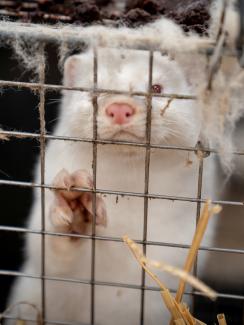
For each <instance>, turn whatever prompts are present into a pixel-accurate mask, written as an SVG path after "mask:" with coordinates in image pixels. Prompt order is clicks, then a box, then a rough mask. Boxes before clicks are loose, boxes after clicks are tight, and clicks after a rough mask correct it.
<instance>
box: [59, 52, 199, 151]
mask: <svg viewBox="0 0 244 325" xmlns="http://www.w3.org/2000/svg"><path fill="white" fill-rule="evenodd" d="M97 66H98V72H97V87H98V88H99V89H103V90H105V93H101V94H99V95H98V98H97V101H98V114H97V126H98V137H99V138H100V139H114V140H128V141H137V142H138V141H139V142H143V141H145V139H146V121H147V111H148V106H150V107H149V109H151V142H152V143H156V144H181V145H182V144H189V145H194V144H195V143H193V142H195V141H196V134H197V130H198V123H199V122H198V117H197V109H196V107H195V104H194V103H193V101H190V100H180V99H173V100H172V101H171V102H170V103H168V100H169V98H167V97H166V98H163V97H157V95H161V94H165V95H167V94H184V95H187V94H188V95H189V94H190V93H191V90H190V88H189V85H188V84H187V81H186V77H185V76H184V74H183V73H182V71H181V68H180V66H179V65H178V64H177V62H176V61H173V60H171V59H169V57H168V56H163V55H161V54H160V53H158V52H155V53H154V55H153V66H152V68H153V69H152V83H151V85H150V84H149V70H150V69H149V53H148V52H145V51H132V50H111V49H102V50H99V51H98V61H97ZM93 77H94V76H93V53H92V52H87V53H84V54H80V55H76V56H73V57H70V58H69V59H68V60H67V62H66V65H65V74H64V83H65V84H66V85H67V86H80V87H87V88H93ZM106 90H109V91H111V90H115V91H118V92H123V91H124V92H129V93H136V95H129V94H123V93H122V94H111V93H109V92H107V93H106ZM149 91H150V93H151V94H152V100H151V101H150V100H148V98H147V97H145V96H141V95H140V93H148V92H149ZM154 95H156V96H154ZM166 106H167V109H165V107H166ZM63 114H65V120H66V123H67V124H66V128H67V132H69V135H70V134H71V135H73V136H82V137H88V138H91V137H92V135H93V105H92V95H91V93H88V92H78V91H71V92H70V91H66V92H65V94H64V97H63ZM192 141H193V142H192Z"/></svg>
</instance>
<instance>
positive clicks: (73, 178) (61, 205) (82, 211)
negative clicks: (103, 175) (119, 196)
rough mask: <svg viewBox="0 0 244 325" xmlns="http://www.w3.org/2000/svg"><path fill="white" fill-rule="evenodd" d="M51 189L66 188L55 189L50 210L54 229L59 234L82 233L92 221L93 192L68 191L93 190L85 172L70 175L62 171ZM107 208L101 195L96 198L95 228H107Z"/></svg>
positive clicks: (90, 180)
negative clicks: (98, 226)
mask: <svg viewBox="0 0 244 325" xmlns="http://www.w3.org/2000/svg"><path fill="white" fill-rule="evenodd" d="M53 186H55V187H58V188H65V189H63V190H54V195H55V199H54V202H53V204H52V206H51V207H50V219H51V222H52V224H53V226H54V227H55V228H56V229H57V230H58V231H62V232H68V233H73V234H84V233H85V232H86V230H87V226H88V224H91V222H92V219H93V215H94V213H93V204H92V203H93V193H91V192H78V191H70V189H71V188H72V187H77V188H79V187H80V188H87V189H92V188H93V181H92V177H91V176H90V175H89V173H88V172H87V171H85V170H77V171H75V172H74V173H72V174H70V173H69V172H68V171H67V170H65V169H62V170H61V171H60V172H59V173H58V174H57V175H56V177H55V178H54V181H53ZM106 220H107V215H106V208H105V204H104V201H103V199H102V198H101V196H99V195H96V225H102V226H106Z"/></svg>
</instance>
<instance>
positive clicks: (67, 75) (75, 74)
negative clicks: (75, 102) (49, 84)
mask: <svg viewBox="0 0 244 325" xmlns="http://www.w3.org/2000/svg"><path fill="white" fill-rule="evenodd" d="M92 75H93V60H92V55H91V53H90V52H86V53H83V54H78V55H72V56H70V57H68V59H67V60H66V61H65V63H64V80H63V84H64V85H65V86H66V87H89V86H91V85H89V84H88V83H90V80H92Z"/></svg>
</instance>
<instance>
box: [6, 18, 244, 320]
mask: <svg viewBox="0 0 244 325" xmlns="http://www.w3.org/2000/svg"><path fill="white" fill-rule="evenodd" d="M12 24H14V25H16V27H17V26H19V29H18V31H16V30H17V28H16V30H15V32H14V33H13V32H11V31H9V30H8V29H6V28H4V26H3V25H2V24H1V23H0V33H1V34H2V35H3V36H5V37H6V39H13V38H14V37H16V33H18V36H19V37H23V38H26V37H27V38H28V27H26V26H25V25H24V24H19V23H12ZM14 25H13V26H14ZM26 28H27V29H26ZM31 28H32V26H31V25H29V29H30V31H29V32H31ZM34 37H35V38H36V40H37V41H38V42H39V52H38V56H39V58H40V60H39V66H38V79H39V80H38V82H16V81H11V80H0V87H3V88H4V87H10V88H27V89H31V90H36V91H38V92H39V118H40V133H28V132H19V131H2V130H1V131H0V136H1V135H2V136H6V137H9V138H11V137H14V138H30V139H38V140H39V141H40V161H41V168H40V175H41V182H40V183H33V182H22V181H7V180H3V179H0V185H5V186H17V187H21V188H24V187H27V188H39V189H40V191H41V229H40V230H35V229H27V228H20V227H9V226H3V225H0V231H8V232H11V231H12V232H19V233H31V234H39V235H41V275H40V276H38V275H35V274H25V273H22V272H15V271H10V270H0V275H3V276H4V275H5V276H16V277H27V278H33V279H40V280H41V314H42V321H43V323H47V322H48V323H52V324H60V325H64V324H67V325H72V324H74V323H72V322H62V321H56V320H52V321H51V320H48V319H47V318H46V310H45V304H46V301H45V281H46V280H52V281H59V282H71V283H79V284H87V285H90V287H91V304H90V306H91V307H90V324H94V322H95V294H96V286H112V287H121V288H130V289H137V290H140V291H141V299H140V324H142V325H143V324H144V306H145V290H152V291H159V288H155V287H151V286H147V285H146V284H145V272H144V270H142V273H141V285H134V284H127V283H119V282H104V281H98V280H96V279H95V267H96V266H95V256H96V249H95V242H96V240H101V241H108V242H123V240H122V238H119V237H113V236H111V237H110V236H109V237H108V236H107V237H106V236H98V235H96V229H95V225H96V220H95V218H93V221H92V233H91V235H80V234H67V233H59V232H53V231H46V230H45V191H46V189H49V190H50V189H52V190H53V189H60V188H58V187H55V186H53V185H50V184H46V183H45V144H46V140H65V141H75V142H76V141H80V142H87V143H91V144H92V146H93V161H92V169H93V181H94V188H93V189H89V190H88V189H82V188H72V189H71V191H78V192H90V193H93V200H92V203H93V214H94V215H96V194H97V193H98V194H106V195H114V196H128V197H130V196H131V197H140V198H143V200H144V217H143V236H142V240H136V242H137V243H139V244H141V245H142V247H143V252H144V253H145V254H146V250H147V246H148V245H156V246H161V247H176V248H185V249H187V248H189V245H181V244H176V243H175V244H174V243H168V242H157V241H149V240H147V219H148V200H149V199H159V200H172V201H183V202H194V203H196V215H195V218H196V223H197V221H198V218H199V215H200V209H201V204H202V203H204V202H206V199H205V198H203V197H202V182H203V170H204V158H205V157H206V156H208V155H209V154H210V153H217V150H216V149H213V148H204V147H203V146H202V145H201V143H197V144H196V146H195V147H186V146H185V147H184V146H170V145H155V144H151V142H150V139H151V107H152V98H153V97H162V98H169V99H171V98H172V99H176V100H180V99H185V100H196V96H195V95H192V96H189V95H184V94H154V93H152V92H151V88H152V77H153V53H154V51H156V50H157V44H154V45H153V46H152V47H153V48H151V49H146V50H148V51H149V65H148V66H149V70H148V91H147V92H127V91H118V90H117V91H114V90H108V89H101V88H98V86H97V71H98V69H99V62H98V57H97V50H96V48H94V49H93V53H94V56H93V58H94V59H93V64H94V69H93V88H84V87H65V86H62V85H53V84H46V83H45V53H44V51H45V45H46V44H47V43H48V42H50V41H55V42H56V41H59V37H58V35H55V34H53V35H52V34H45V35H43V34H42V33H36V35H34ZM71 41H72V43H76V44H77V45H78V44H80V39H78V38H77V37H74V38H73V39H72V38H71ZM141 42H143V41H142V40H141ZM125 48H127V47H126V46H125ZM128 48H134V49H135V50H141V49H142V48H141V46H138V45H137V46H131V44H130V46H128ZM210 50H211V51H212V50H213V48H211V49H210ZM60 90H72V91H81V92H87V91H88V92H90V93H91V94H92V102H93V138H92V139H86V138H76V137H69V136H56V135H55V136H54V135H50V134H47V133H46V129H45V93H46V92H47V91H60ZM104 93H106V94H116V95H117V94H123V95H129V96H142V97H144V98H145V99H146V102H147V118H146V141H145V142H143V143H139V142H131V141H118V140H100V139H98V138H97V111H98V102H97V98H98V96H99V94H104ZM98 144H103V145H110V144H116V145H122V146H123V145H126V146H136V147H142V148H145V174H144V192H143V193H139V192H125V191H112V190H106V189H99V188H97V186H96V175H97V145H98ZM151 149H160V150H183V151H187V152H195V153H196V154H197V152H201V155H198V157H199V163H198V164H199V165H198V177H197V184H196V185H197V191H196V196H195V197H179V196H173V195H171V196H170V195H157V194H153V193H150V192H149V170H150V153H151ZM234 154H235V155H244V150H238V151H235V152H234ZM213 203H219V204H221V205H233V206H244V202H241V201H220V200H218V201H213ZM45 236H69V237H75V238H85V239H90V240H91V241H92V245H91V256H92V258H91V276H90V279H74V278H68V277H65V278H62V277H52V276H46V275H45ZM200 250H203V251H210V252H219V253H230V254H244V249H231V248H220V247H206V246H201V247H200ZM196 272H197V260H196V263H195V267H194V274H196ZM171 291H172V292H175V291H174V290H171ZM185 294H186V295H193V297H194V296H197V295H202V294H201V293H200V292H198V291H195V290H194V291H192V292H191V291H188V292H185ZM218 297H221V298H226V299H235V300H242V301H244V295H233V294H225V293H219V294H218ZM4 317H5V318H9V319H16V317H14V316H11V315H6V316H4ZM24 320H26V321H33V322H35V321H36V320H34V319H24Z"/></svg>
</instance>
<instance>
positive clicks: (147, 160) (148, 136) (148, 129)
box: [140, 51, 153, 325]
mask: <svg viewBox="0 0 244 325" xmlns="http://www.w3.org/2000/svg"><path fill="white" fill-rule="evenodd" d="M152 76H153V51H150V52H149V62H148V95H147V119H146V130H145V133H146V153H145V176H144V182H145V184H144V218H143V253H144V254H145V255H146V250H147V245H146V244H145V242H146V241H147V219H148V197H147V195H148V192H149V174H150V156H151V145H150V144H151V115H152ZM144 288H145V270H144V269H142V279H141V306H140V324H141V325H143V324H144V316H145V315H144V314H145V289H144Z"/></svg>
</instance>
